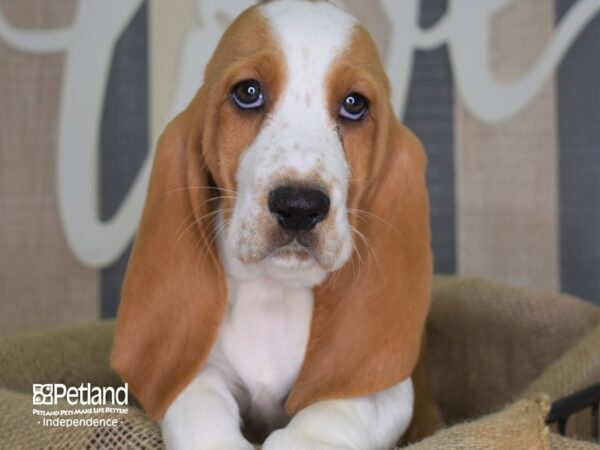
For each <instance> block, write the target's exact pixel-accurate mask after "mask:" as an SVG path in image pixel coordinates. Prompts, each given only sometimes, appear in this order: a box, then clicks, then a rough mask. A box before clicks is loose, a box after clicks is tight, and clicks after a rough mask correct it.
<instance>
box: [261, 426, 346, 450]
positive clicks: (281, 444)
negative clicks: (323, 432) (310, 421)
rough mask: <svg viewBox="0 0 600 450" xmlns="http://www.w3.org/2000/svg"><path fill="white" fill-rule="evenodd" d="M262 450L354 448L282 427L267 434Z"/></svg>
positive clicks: (344, 449)
mask: <svg viewBox="0 0 600 450" xmlns="http://www.w3.org/2000/svg"><path fill="white" fill-rule="evenodd" d="M262 450H355V449H354V448H352V447H348V446H346V445H343V444H332V443H330V442H325V441H324V440H321V439H319V438H318V437H316V436H310V435H308V434H305V433H302V432H299V431H297V430H291V429H289V428H283V429H281V430H277V431H274V432H273V433H271V434H270V435H269V437H268V438H267V440H266V441H265V443H264V444H263V446H262Z"/></svg>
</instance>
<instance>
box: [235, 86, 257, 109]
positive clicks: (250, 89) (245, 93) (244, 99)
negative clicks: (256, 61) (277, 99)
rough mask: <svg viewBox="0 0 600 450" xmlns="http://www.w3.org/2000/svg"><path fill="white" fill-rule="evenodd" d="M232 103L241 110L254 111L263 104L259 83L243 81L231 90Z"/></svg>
mask: <svg viewBox="0 0 600 450" xmlns="http://www.w3.org/2000/svg"><path fill="white" fill-rule="evenodd" d="M231 98H232V99H233V102H234V103H235V104H236V105H237V106H238V107H239V108H241V109H256V108H260V107H261V106H262V105H263V104H264V102H265V101H264V97H263V93H262V89H261V87H260V83H259V82H258V81H257V80H245V81H242V82H240V83H238V84H236V85H235V86H234V87H233V89H232V90H231Z"/></svg>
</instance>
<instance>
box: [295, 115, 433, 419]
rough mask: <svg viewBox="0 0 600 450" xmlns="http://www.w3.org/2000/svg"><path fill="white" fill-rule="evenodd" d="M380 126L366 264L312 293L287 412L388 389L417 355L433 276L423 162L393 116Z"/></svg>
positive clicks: (369, 192) (367, 202)
mask: <svg viewBox="0 0 600 450" xmlns="http://www.w3.org/2000/svg"><path fill="white" fill-rule="evenodd" d="M383 126H385V128H386V132H385V133H384V134H383V136H384V137H383V141H384V142H379V143H377V144H376V149H375V152H376V155H375V160H374V163H373V166H372V168H371V174H370V179H368V180H366V182H367V186H368V187H367V188H366V190H365V193H364V195H362V196H361V199H360V203H359V204H358V208H359V209H361V210H362V211H363V212H359V213H358V214H359V215H360V218H359V220H357V221H356V227H357V228H358V230H359V231H360V234H359V233H357V235H358V236H361V235H362V236H361V237H358V238H357V242H356V244H357V245H358V251H359V252H360V255H361V257H360V259H361V262H359V261H355V262H354V264H352V263H347V264H346V265H345V266H344V267H343V268H342V269H341V270H340V272H339V273H336V274H333V275H332V276H331V279H330V280H328V281H327V282H326V283H325V284H324V285H323V286H322V287H320V288H318V289H317V290H316V292H315V309H314V314H313V321H312V325H311V330H310V338H309V342H308V347H307V350H306V356H305V359H304V364H303V366H302V369H301V371H300V374H299V376H298V378H297V381H296V384H295V385H294V387H293V389H292V391H291V393H290V396H289V397H288V400H287V404H286V408H287V411H288V412H289V413H294V412H297V411H298V410H300V409H302V408H303V407H305V406H307V405H308V404H310V403H312V402H315V401H318V400H325V399H332V398H347V397H356V396H362V395H368V394H371V393H373V392H376V391H380V390H383V389H385V388H388V387H390V386H392V385H394V384H396V383H398V382H400V381H402V380H404V379H405V378H407V377H409V376H410V375H411V373H412V371H413V369H414V367H415V364H416V362H417V359H418V356H419V346H420V341H421V336H422V333H423V328H424V324H425V318H426V315H427V311H428V308H429V303H430V296H431V292H430V291H431V275H432V257H431V249H430V231H429V204H428V197H427V190H426V186H425V165H426V160H425V154H424V152H423V149H422V147H421V143H420V142H419V140H418V139H417V138H416V137H415V136H414V135H413V134H412V133H411V132H410V131H409V130H408V129H407V128H405V127H403V126H402V125H400V124H399V123H398V122H397V120H396V119H395V117H394V116H393V113H392V112H391V110H390V112H389V114H388V118H387V120H385V124H384V125H383ZM357 259H358V258H357Z"/></svg>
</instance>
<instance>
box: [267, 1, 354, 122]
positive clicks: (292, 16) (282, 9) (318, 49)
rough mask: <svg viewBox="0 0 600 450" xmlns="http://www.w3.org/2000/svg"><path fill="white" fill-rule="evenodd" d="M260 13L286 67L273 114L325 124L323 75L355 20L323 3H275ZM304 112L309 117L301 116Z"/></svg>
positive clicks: (325, 105)
mask: <svg viewBox="0 0 600 450" xmlns="http://www.w3.org/2000/svg"><path fill="white" fill-rule="evenodd" d="M260 11H261V13H262V14H263V15H264V16H265V17H266V18H267V19H268V21H269V24H270V27H271V30H272V32H273V34H274V35H275V37H276V39H277V43H278V45H279V47H280V48H281V50H282V53H283V56H284V58H285V63H286V69H287V70H286V72H287V79H286V83H285V88H284V91H283V93H282V98H281V99H280V103H279V106H278V111H277V113H279V114H281V115H288V114H291V113H293V112H297V113H300V114H301V118H302V119H303V120H305V119H306V118H307V117H312V118H313V119H314V122H318V121H323V120H326V121H329V120H330V118H329V114H328V111H327V92H326V79H327V74H328V73H329V70H330V68H331V64H332V62H333V61H334V59H335V58H336V57H337V56H338V55H339V54H340V53H341V52H343V51H344V50H345V49H346V48H347V46H348V44H349V42H350V37H351V34H352V30H353V28H354V26H355V25H356V19H355V18H354V17H352V16H351V15H350V14H348V13H346V12H345V11H343V10H342V9H340V8H338V7H337V6H334V5H333V4H331V3H329V2H326V1H318V2H310V1H302V0H278V1H273V2H270V3H267V4H266V5H264V6H262V7H261V8H260ZM306 110H309V111H310V112H311V115H310V116H309V115H307V114H305V113H303V112H305V111H306ZM289 117H291V118H293V117H294V116H289ZM296 117H297V116H296ZM321 123H323V122H321Z"/></svg>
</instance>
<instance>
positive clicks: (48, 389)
mask: <svg viewBox="0 0 600 450" xmlns="http://www.w3.org/2000/svg"><path fill="white" fill-rule="evenodd" d="M59 400H66V401H67V403H68V404H69V405H90V406H91V405H106V404H107V403H111V404H113V405H120V406H123V405H128V404H129V386H128V384H127V383H125V386H121V387H118V388H114V387H98V386H92V385H91V383H87V384H84V383H81V385H80V386H79V387H76V386H70V387H67V386H65V385H64V384H62V383H54V384H34V385H33V404H34V405H52V406H55V405H57V404H58V401H59Z"/></svg>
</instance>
